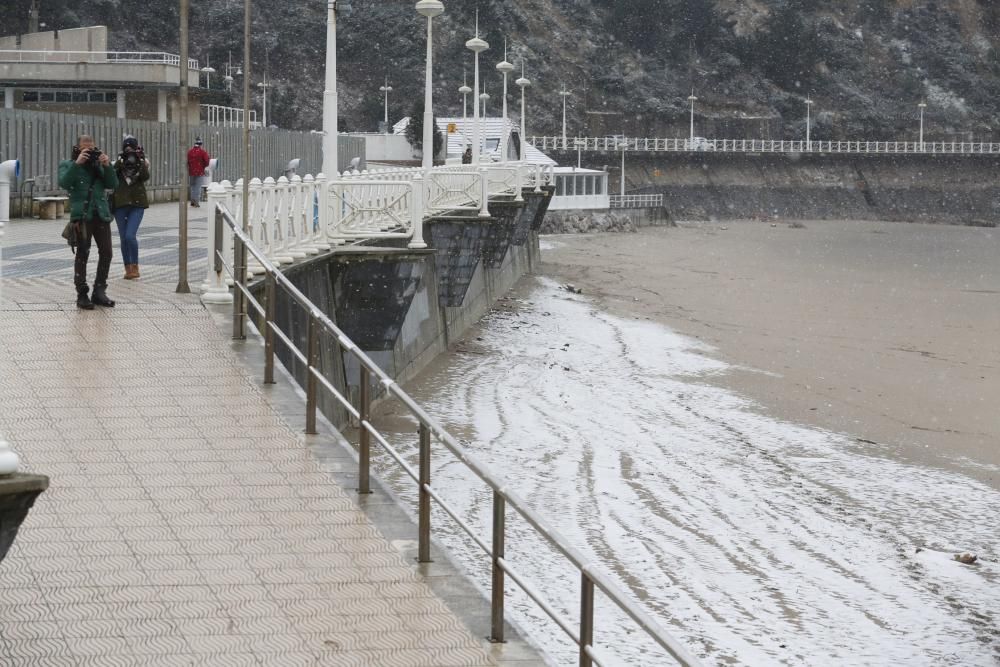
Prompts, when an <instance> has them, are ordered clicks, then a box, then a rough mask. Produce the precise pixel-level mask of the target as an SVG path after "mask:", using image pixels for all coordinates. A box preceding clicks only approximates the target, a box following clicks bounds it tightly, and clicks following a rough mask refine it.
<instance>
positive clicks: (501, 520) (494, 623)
mask: <svg viewBox="0 0 1000 667" xmlns="http://www.w3.org/2000/svg"><path fill="white" fill-rule="evenodd" d="M506 522H507V502H506V501H505V500H504V497H503V495H501V494H500V492H499V491H493V590H492V600H491V604H490V627H491V633H490V641H491V642H494V643H497V644H502V643H503V641H504V638H503V603H504V590H503V587H504V572H503V568H501V567H500V559H501V558H503V557H504V532H505V530H506Z"/></svg>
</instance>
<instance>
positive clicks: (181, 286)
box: [119, 0, 249, 294]
mask: <svg viewBox="0 0 1000 667" xmlns="http://www.w3.org/2000/svg"><path fill="white" fill-rule="evenodd" d="M246 1H247V2H249V0H246ZM189 7H190V3H189V0H180V19H181V24H180V40H181V44H180V46H181V48H180V81H179V83H180V91H179V92H180V95H179V97H180V99H179V100H178V105H177V110H178V112H179V113H178V116H179V118H178V121H179V123H178V128H177V129H178V132H177V134H178V136H179V137H180V142H179V143H180V147H179V148H180V154H181V160H180V172H181V173H180V178H181V183H180V185H181V187H180V189H179V190H178V195H177V199H178V203H179V211H178V213H179V217H178V221H177V289H176V290H175V291H176V292H177V293H178V294H190V293H191V287H190V286H189V285H188V203H187V201H186V200H187V197H185V196H184V183H185V182H186V181H187V180H188V173H187V151H188V140H189V137H188V9H189ZM119 95H121V93H119ZM209 217H211V216H209Z"/></svg>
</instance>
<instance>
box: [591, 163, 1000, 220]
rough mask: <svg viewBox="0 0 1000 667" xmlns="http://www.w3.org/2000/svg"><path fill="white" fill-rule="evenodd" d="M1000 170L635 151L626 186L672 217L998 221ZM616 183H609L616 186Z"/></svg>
mask: <svg viewBox="0 0 1000 667" xmlns="http://www.w3.org/2000/svg"><path fill="white" fill-rule="evenodd" d="M574 157H575V154H574ZM602 159H604V158H600V157H597V156H595V157H594V158H593V160H594V161H600V160H602ZM613 175H614V174H613ZM998 176H1000V157H998V156H945V155H922V156H917V155H898V156H886V155H881V156H874V155H872V156H865V155H817V154H810V155H804V154H774V155H768V154H764V155H745V154H734V153H712V152H704V153H698V154H693V155H692V154H663V155H643V154H638V153H636V154H630V155H629V156H628V162H627V168H626V178H627V181H626V189H627V190H628V191H629V192H630V193H662V194H663V195H664V206H665V207H666V208H667V210H668V211H669V215H670V217H671V218H672V219H674V220H707V219H746V218H775V217H777V218H783V219H819V220H825V219H839V220H846V219H855V220H890V221H901V222H936V223H947V224H962V225H990V226H993V225H996V224H997V223H998V220H1000V190H998V189H997V181H998ZM617 187H618V185H617V184H616V183H612V184H611V189H612V190H614V189H616V188H617Z"/></svg>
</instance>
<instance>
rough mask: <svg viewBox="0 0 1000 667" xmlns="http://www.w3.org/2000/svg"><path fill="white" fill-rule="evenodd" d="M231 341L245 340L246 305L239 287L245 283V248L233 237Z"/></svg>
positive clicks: (240, 241) (240, 239) (240, 240)
mask: <svg viewBox="0 0 1000 667" xmlns="http://www.w3.org/2000/svg"><path fill="white" fill-rule="evenodd" d="M233 271H235V272H236V275H235V276H233V283H234V287H233V339H234V340H246V337H247V334H246V318H247V303H246V295H245V294H243V291H242V290H241V289H240V286H241V285H242V286H246V283H247V247H246V244H244V243H243V239H242V238H240V237H239V236H238V235H235V234H234V235H233Z"/></svg>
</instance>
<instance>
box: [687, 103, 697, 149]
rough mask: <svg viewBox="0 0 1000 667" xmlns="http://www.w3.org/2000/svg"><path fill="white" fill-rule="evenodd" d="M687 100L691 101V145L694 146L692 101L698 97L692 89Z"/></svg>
mask: <svg viewBox="0 0 1000 667" xmlns="http://www.w3.org/2000/svg"><path fill="white" fill-rule="evenodd" d="M688 101H689V102H690V103H691V147H692V148H693V147H694V103H695V102H697V101H698V98H697V97H695V96H694V91H693V90H692V91H691V96H690V97H688Z"/></svg>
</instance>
